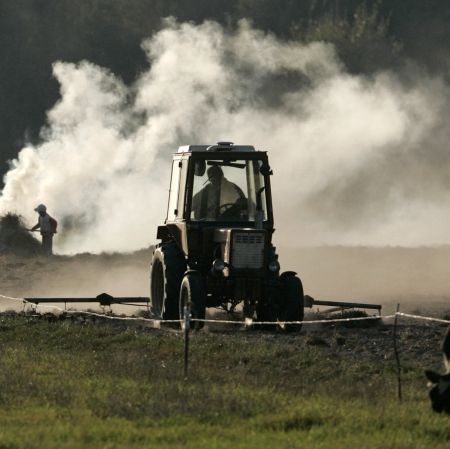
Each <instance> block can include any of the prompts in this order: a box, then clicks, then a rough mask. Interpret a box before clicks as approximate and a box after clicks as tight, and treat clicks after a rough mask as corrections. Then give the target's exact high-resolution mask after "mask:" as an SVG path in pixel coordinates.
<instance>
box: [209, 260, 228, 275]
mask: <svg viewBox="0 0 450 449" xmlns="http://www.w3.org/2000/svg"><path fill="white" fill-rule="evenodd" d="M224 268H225V262H224V261H223V260H221V259H214V262H213V264H212V269H213V272H215V273H220V272H222V271H223V270H224Z"/></svg>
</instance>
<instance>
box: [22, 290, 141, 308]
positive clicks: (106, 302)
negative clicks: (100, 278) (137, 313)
mask: <svg viewBox="0 0 450 449" xmlns="http://www.w3.org/2000/svg"><path fill="white" fill-rule="evenodd" d="M24 300H25V301H27V302H31V303H33V304H56V303H64V304H68V303H92V302H98V303H100V304H101V305H103V306H110V305H112V304H122V303H129V302H134V303H139V304H146V303H149V302H150V298H148V297H146V296H119V297H114V296H111V295H108V294H107V293H102V294H101V295H98V296H96V297H92V298H86V297H84V298H74V297H70V298H64V297H59V298H24Z"/></svg>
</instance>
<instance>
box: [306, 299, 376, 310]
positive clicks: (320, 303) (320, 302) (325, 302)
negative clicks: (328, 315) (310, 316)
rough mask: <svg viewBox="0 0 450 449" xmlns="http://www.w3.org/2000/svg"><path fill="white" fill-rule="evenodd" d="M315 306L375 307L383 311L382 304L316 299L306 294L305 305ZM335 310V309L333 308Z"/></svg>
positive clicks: (341, 307) (343, 307)
mask: <svg viewBox="0 0 450 449" xmlns="http://www.w3.org/2000/svg"><path fill="white" fill-rule="evenodd" d="M313 306H329V307H335V308H337V309H338V310H339V309H373V310H378V312H379V313H381V309H382V305H381V304H366V303H361V302H347V301H328V300H319V299H314V298H312V297H311V296H308V295H305V307H313ZM333 311H334V310H333Z"/></svg>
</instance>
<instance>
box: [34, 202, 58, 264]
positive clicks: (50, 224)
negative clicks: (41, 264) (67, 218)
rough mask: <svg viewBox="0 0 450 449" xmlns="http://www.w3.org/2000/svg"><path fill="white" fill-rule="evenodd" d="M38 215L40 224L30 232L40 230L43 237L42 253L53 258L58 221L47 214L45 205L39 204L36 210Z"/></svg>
mask: <svg viewBox="0 0 450 449" xmlns="http://www.w3.org/2000/svg"><path fill="white" fill-rule="evenodd" d="M34 210H35V211H36V212H37V213H38V214H39V217H38V222H37V224H36V225H34V226H33V227H32V228H31V229H30V230H31V231H36V230H37V229H39V230H40V231H41V236H42V251H43V252H44V254H45V255H47V256H51V255H52V254H53V234H56V226H57V222H56V220H55V219H54V218H53V217H51V216H50V215H49V214H47V207H46V206H45V205H44V204H39V206H38V207H36V208H35V209H34Z"/></svg>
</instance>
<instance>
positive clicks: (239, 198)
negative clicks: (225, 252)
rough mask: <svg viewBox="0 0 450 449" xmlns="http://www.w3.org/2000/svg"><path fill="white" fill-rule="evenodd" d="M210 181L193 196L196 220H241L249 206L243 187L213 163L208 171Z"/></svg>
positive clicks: (193, 209)
mask: <svg viewBox="0 0 450 449" xmlns="http://www.w3.org/2000/svg"><path fill="white" fill-rule="evenodd" d="M206 174H207V176H208V181H209V183H208V184H207V185H206V186H205V187H204V188H203V189H202V190H200V191H199V192H198V193H197V194H195V195H194V197H193V198H192V211H193V212H194V218H195V219H196V220H202V219H203V220H205V219H206V220H216V219H219V218H221V219H229V220H233V219H235V220H240V219H241V214H240V213H241V212H242V211H243V210H244V209H245V208H246V207H247V206H246V205H247V199H246V197H245V195H244V192H243V191H242V189H241V188H240V187H239V186H237V185H236V184H234V183H233V182H231V181H228V179H227V178H225V176H224V174H223V171H222V169H221V168H220V167H219V166H218V165H213V166H211V167H209V168H208V170H207V171H206Z"/></svg>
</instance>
